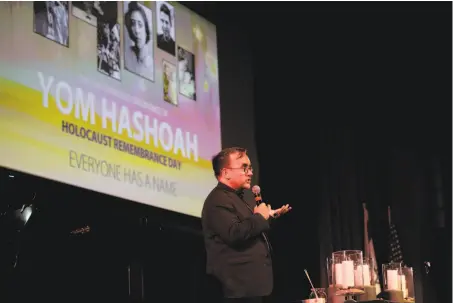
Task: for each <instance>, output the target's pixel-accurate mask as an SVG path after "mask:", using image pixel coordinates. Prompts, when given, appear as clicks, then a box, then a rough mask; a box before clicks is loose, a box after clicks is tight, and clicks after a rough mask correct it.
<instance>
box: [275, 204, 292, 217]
mask: <svg viewBox="0 0 453 303" xmlns="http://www.w3.org/2000/svg"><path fill="white" fill-rule="evenodd" d="M269 206H270V205H269ZM291 209H292V208H291V206H289V204H286V205H283V206H282V207H280V208H278V209H275V210H273V209H271V210H270V216H271V217H273V218H278V217H280V216H281V215H284V214H286V213H287V212H289V211H290V210H291Z"/></svg>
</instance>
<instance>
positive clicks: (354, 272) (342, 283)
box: [332, 250, 364, 289]
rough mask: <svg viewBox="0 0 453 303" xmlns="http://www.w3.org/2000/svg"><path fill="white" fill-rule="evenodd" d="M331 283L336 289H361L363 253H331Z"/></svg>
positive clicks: (362, 284)
mask: <svg viewBox="0 0 453 303" xmlns="http://www.w3.org/2000/svg"><path fill="white" fill-rule="evenodd" d="M332 271H333V273H332V281H333V285H334V286H335V287H336V288H338V289H351V288H354V289H363V287H364V282H363V253H362V251H360V250H343V251H337V252H334V253H332Z"/></svg>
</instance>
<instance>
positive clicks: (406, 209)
mask: <svg viewBox="0 0 453 303" xmlns="http://www.w3.org/2000/svg"><path fill="white" fill-rule="evenodd" d="M321 138H323V139H322V140H321V141H320V142H321V143H320V150H321V153H320V157H321V158H320V163H321V183H322V191H321V195H322V197H321V208H320V213H319V218H320V222H319V225H318V226H319V235H318V236H319V242H320V263H321V264H320V271H321V284H322V285H323V286H325V287H326V286H328V281H327V272H326V258H327V257H328V256H330V255H331V253H332V252H333V251H337V250H345V249H360V250H363V249H364V246H363V238H364V226H363V209H362V202H365V203H366V204H367V209H368V212H369V226H368V228H369V235H370V236H371V237H373V240H374V247H375V251H376V258H377V261H378V264H379V268H380V267H381V266H382V263H386V262H388V255H389V251H388V232H389V226H388V215H387V207H388V206H391V209H392V222H393V223H395V225H396V228H397V231H398V233H399V238H400V242H401V246H402V250H403V257H404V262H405V263H406V264H407V265H408V266H412V267H413V269H414V275H415V277H416V278H415V280H416V281H415V290H416V300H417V302H423V299H424V300H425V301H426V302H433V303H434V302H440V301H439V299H443V300H447V297H446V296H447V294H446V293H447V292H446V289H448V288H442V286H437V287H436V286H435V285H447V282H446V281H445V279H446V277H449V276H451V271H449V269H451V265H450V267H448V268H449V269H444V272H443V273H440V272H441V271H442V270H441V269H439V265H441V266H442V265H444V264H445V262H451V260H449V259H448V258H447V253H445V254H444V255H442V253H441V251H442V250H444V251H445V250H448V249H449V251H450V252H451V241H450V242H447V243H448V247H446V244H445V243H442V242H439V241H438V242H437V243H435V244H434V245H433V240H432V239H445V240H446V237H445V224H444V227H442V226H439V224H441V223H442V221H441V220H442V208H445V204H450V205H451V201H449V202H448V203H446V199H445V198H447V199H448V195H447V197H446V196H445V195H446V192H448V190H446V189H445V188H444V184H447V183H445V181H442V180H444V179H445V177H444V176H445V172H444V173H442V167H445V166H446V165H448V163H445V158H444V160H442V157H440V154H439V153H438V150H436V149H435V148H434V147H433V146H429V149H426V148H425V149H422V148H419V145H410V144H409V145H405V144H395V142H394V141H390V140H387V139H386V138H385V136H381V137H380V136H378V135H377V134H373V133H372V132H367V133H363V132H361V131H348V130H344V129H343V130H324V131H323V132H322V134H321ZM400 143H401V142H400ZM425 143H426V142H425ZM450 167H451V164H450ZM444 171H446V170H445V169H444ZM450 189H451V187H450ZM443 215H444V216H445V213H443ZM443 219H444V221H445V218H443ZM450 240H451V238H450ZM436 245H437V246H436ZM450 256H451V253H450ZM433 257H435V259H433ZM450 259H451V258H450ZM448 260H449V261H448ZM424 261H430V262H431V264H432V267H433V272H432V273H430V274H428V275H427V274H426V271H425V268H424V265H423V264H424ZM448 264H451V263H448ZM435 268H437V272H435V271H434V269H435ZM444 268H447V267H444ZM441 274H445V276H444V278H439V277H440V276H441ZM380 281H381V284H382V276H381V278H380ZM444 287H446V286H444ZM450 300H451V299H450Z"/></svg>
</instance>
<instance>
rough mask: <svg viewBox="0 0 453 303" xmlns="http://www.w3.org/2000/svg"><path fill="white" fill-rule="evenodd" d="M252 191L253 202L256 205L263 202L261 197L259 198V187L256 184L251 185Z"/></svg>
mask: <svg viewBox="0 0 453 303" xmlns="http://www.w3.org/2000/svg"><path fill="white" fill-rule="evenodd" d="M252 193H253V195H254V196H255V202H256V205H257V206H258V205H260V204H261V203H264V201H263V199H262V198H261V188H260V187H259V186H258V185H253V187H252Z"/></svg>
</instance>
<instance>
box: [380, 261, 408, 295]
mask: <svg viewBox="0 0 453 303" xmlns="http://www.w3.org/2000/svg"><path fill="white" fill-rule="evenodd" d="M402 274H403V272H402V268H401V263H386V264H382V276H383V277H384V290H400V291H402V287H401V276H402Z"/></svg>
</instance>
